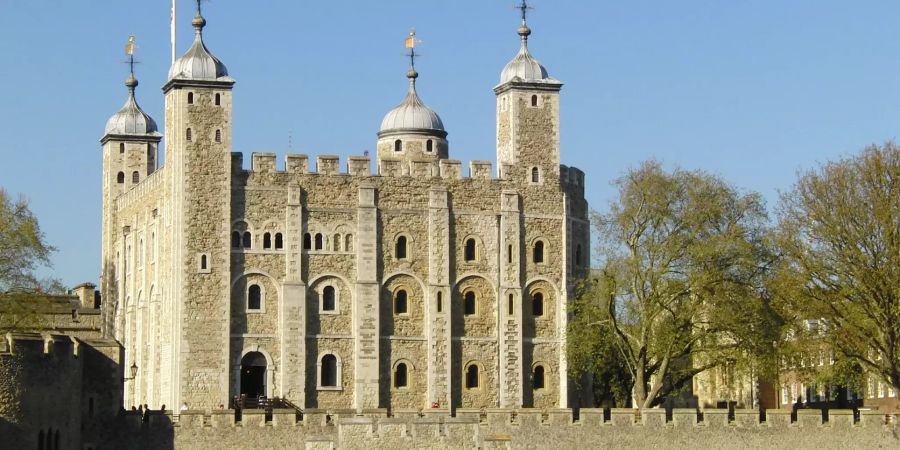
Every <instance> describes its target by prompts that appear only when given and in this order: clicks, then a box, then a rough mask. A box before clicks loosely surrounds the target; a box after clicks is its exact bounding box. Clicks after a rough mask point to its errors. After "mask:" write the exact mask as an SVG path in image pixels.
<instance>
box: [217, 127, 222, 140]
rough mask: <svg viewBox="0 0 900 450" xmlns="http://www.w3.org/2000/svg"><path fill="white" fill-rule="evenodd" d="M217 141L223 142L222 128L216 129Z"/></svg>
mask: <svg viewBox="0 0 900 450" xmlns="http://www.w3.org/2000/svg"><path fill="white" fill-rule="evenodd" d="M216 142H222V130H216Z"/></svg>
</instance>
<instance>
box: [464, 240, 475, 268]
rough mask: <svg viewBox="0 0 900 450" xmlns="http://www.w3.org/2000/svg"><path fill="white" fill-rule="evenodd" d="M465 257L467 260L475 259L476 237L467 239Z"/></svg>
mask: <svg viewBox="0 0 900 450" xmlns="http://www.w3.org/2000/svg"><path fill="white" fill-rule="evenodd" d="M465 253H466V254H465V259H466V261H467V262H472V261H475V256H476V254H475V239H472V238H469V239H467V240H466V252H465Z"/></svg>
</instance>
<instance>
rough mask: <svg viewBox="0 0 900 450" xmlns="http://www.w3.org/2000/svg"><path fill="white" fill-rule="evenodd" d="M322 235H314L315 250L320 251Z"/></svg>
mask: <svg viewBox="0 0 900 450" xmlns="http://www.w3.org/2000/svg"><path fill="white" fill-rule="evenodd" d="M322 245H323V244H322V233H316V250H322Z"/></svg>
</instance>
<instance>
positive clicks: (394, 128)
mask: <svg viewBox="0 0 900 450" xmlns="http://www.w3.org/2000/svg"><path fill="white" fill-rule="evenodd" d="M406 76H407V77H408V78H409V93H408V94H407V95H406V98H405V99H404V100H403V102H402V103H400V104H399V105H397V107H396V108H394V109H392V110H391V111H390V112H388V113H387V114H386V115H385V116H384V120H382V121H381V129H380V130H379V135H380V134H384V133H388V132H398V131H410V130H416V131H423V132H429V131H431V132H437V133H436V134H443V135H444V136H446V135H447V133H446V132H445V131H444V123H443V122H442V121H441V118H440V117H439V116H438V115H437V113H435V112H434V110H432V109H431V108H429V107H428V106H426V105H425V103H423V102H422V99H420V98H419V94H418V93H417V92H416V79H417V78H418V77H419V73H418V72H416V71H415V69H410V70H409V72H407V75H406Z"/></svg>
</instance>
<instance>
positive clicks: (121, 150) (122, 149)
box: [119, 142, 125, 153]
mask: <svg viewBox="0 0 900 450" xmlns="http://www.w3.org/2000/svg"><path fill="white" fill-rule="evenodd" d="M119 153H125V143H124V142H122V143H121V144H119Z"/></svg>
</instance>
